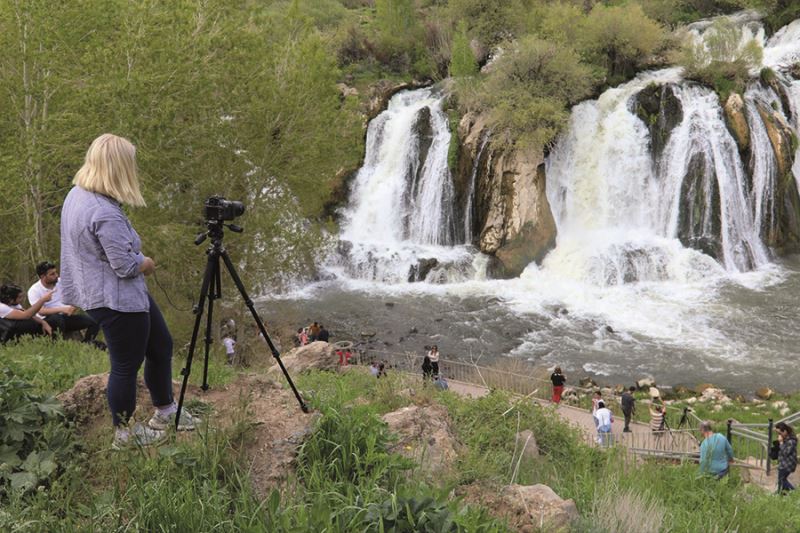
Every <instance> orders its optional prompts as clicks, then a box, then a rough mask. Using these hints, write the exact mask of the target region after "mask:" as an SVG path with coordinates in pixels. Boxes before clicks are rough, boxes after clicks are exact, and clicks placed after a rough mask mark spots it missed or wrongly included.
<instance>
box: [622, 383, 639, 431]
mask: <svg viewBox="0 0 800 533" xmlns="http://www.w3.org/2000/svg"><path fill="white" fill-rule="evenodd" d="M635 390H636V387H631V388H629V389H628V390H626V391H625V392H623V393H622V414H623V415H625V429H623V430H622V431H623V432H624V433H630V431H631V428H630V424H631V418H632V417H633V414H634V413H635V412H636V399H635V398H634V397H633V392H634V391H635Z"/></svg>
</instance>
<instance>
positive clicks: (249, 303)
mask: <svg viewBox="0 0 800 533" xmlns="http://www.w3.org/2000/svg"><path fill="white" fill-rule="evenodd" d="M220 255H221V256H222V260H223V261H225V267H226V268H227V269H228V272H229V273H230V275H231V278H233V283H234V284H235V285H236V288H237V289H239V294H241V295H242V298H243V299H244V303H245V305H246V306H247V308H248V309H249V310H250V314H251V315H253V319H255V321H256V325H257V326H258V330H259V331H260V332H261V334H262V335H263V336H264V340H265V341H267V345H268V346H269V349H270V351H271V352H272V357H274V358H275V360H276V361H277V362H278V365H279V366H280V367H281V372H283V375H284V376H285V377H286V381H287V382H288V383H289V387H291V389H292V392H293V393H294V396H295V398H297V401H298V402H299V403H300V409H302V411H303V412H304V413H307V412H308V407H307V406H306V404H305V402H304V401H303V398H302V397H301V396H300V393H299V392H298V391H297V387H295V386H294V382H293V381H292V378H291V376H289V372H288V371H287V370H286V367H285V366H283V361H281V354H280V353H279V352H278V349H277V348H275V344H274V343H273V342H272V339H271V338H270V336H269V333H267V328H265V327H264V322H262V321H261V317H260V316H258V313H257V312H256V308H255V306H254V305H253V300H251V299H250V297H249V296H248V295H247V291H246V290H245V288H244V284H243V283H242V280H241V279H240V278H239V275H238V274H237V273H236V269H235V268H234V266H233V263H232V262H231V258H230V257H229V256H228V252H227V251H225V250H222V252H221V253H220Z"/></svg>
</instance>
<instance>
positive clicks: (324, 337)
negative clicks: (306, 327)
mask: <svg viewBox="0 0 800 533" xmlns="http://www.w3.org/2000/svg"><path fill="white" fill-rule="evenodd" d="M329 338H330V333H329V332H328V330H327V329H325V326H323V325H322V324H320V325H319V333H317V340H318V341H323V342H328V339H329Z"/></svg>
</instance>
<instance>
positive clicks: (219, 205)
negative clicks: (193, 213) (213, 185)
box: [205, 196, 244, 222]
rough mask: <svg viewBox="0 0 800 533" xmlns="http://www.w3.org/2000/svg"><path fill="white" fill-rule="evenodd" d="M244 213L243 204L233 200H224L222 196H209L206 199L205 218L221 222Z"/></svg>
mask: <svg viewBox="0 0 800 533" xmlns="http://www.w3.org/2000/svg"><path fill="white" fill-rule="evenodd" d="M243 214H244V204H243V203H242V202H236V201H233V200H226V199H225V198H223V197H222V196H211V197H209V198H208V200H206V204H205V215H206V220H209V221H211V220H214V221H218V222H222V221H225V220H233V219H234V218H236V217H240V216H242V215H243Z"/></svg>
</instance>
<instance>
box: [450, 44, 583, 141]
mask: <svg viewBox="0 0 800 533" xmlns="http://www.w3.org/2000/svg"><path fill="white" fill-rule="evenodd" d="M595 79H596V73H595V71H594V70H593V69H592V68H591V67H589V66H587V65H585V64H583V63H581V61H580V58H579V57H578V55H577V54H576V53H575V52H574V51H573V50H572V49H570V48H568V47H565V46H559V45H557V44H555V43H550V42H547V41H543V40H541V39H538V38H536V37H525V38H523V39H520V40H519V41H518V42H516V43H514V44H513V45H510V48H509V49H507V50H506V51H505V52H504V53H503V54H502V55H501V56H500V57H499V58H498V59H497V60H496V61H495V62H494V63H493V64H492V69H491V72H490V73H489V75H488V77H487V79H486V81H485V82H484V83H483V85H482V86H481V87H479V88H478V89H477V90H476V91H475V92H472V93H470V92H468V91H462V93H461V94H460V95H459V101H460V102H463V103H464V104H465V106H466V107H467V108H470V107H472V108H478V109H484V110H487V111H488V112H489V113H490V117H491V120H492V122H493V126H494V131H495V133H494V135H493V137H492V138H493V142H501V143H506V144H514V143H517V144H519V145H521V146H526V145H527V146H541V145H544V144H547V143H549V142H551V141H552V140H553V139H555V137H556V135H557V134H558V133H559V132H560V131H561V129H562V128H563V127H564V125H565V124H566V122H567V120H568V118H569V111H568V106H570V105H572V104H575V103H577V102H578V101H580V100H581V99H582V98H584V97H586V96H587V95H588V94H589V93H590V91H591V88H592V85H593V81H594V80H595Z"/></svg>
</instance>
